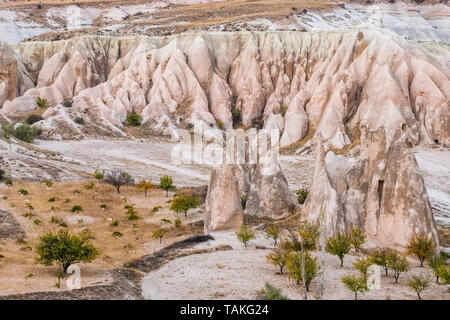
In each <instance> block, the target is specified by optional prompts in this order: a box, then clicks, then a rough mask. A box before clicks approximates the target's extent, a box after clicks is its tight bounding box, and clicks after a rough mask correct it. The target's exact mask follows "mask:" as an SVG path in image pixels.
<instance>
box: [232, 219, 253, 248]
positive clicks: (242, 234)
mask: <svg viewBox="0 0 450 320" xmlns="http://www.w3.org/2000/svg"><path fill="white" fill-rule="evenodd" d="M235 233H236V236H237V238H238V240H239V241H241V242H242V243H243V244H244V246H245V247H247V243H248V242H249V241H250V240H252V239H255V238H256V233H255V231H253V230H252V228H251V227H250V226H248V225H245V224H243V225H242V226H241V227H240V228H239V230H238V231H236V232H235Z"/></svg>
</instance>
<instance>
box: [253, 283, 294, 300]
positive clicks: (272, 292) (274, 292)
mask: <svg viewBox="0 0 450 320" xmlns="http://www.w3.org/2000/svg"><path fill="white" fill-rule="evenodd" d="M258 299H259V300H289V299H288V298H287V297H285V296H283V295H282V293H281V289H278V288H275V287H274V286H272V285H271V284H269V283H267V282H266V284H265V285H264V288H262V289H261V291H258Z"/></svg>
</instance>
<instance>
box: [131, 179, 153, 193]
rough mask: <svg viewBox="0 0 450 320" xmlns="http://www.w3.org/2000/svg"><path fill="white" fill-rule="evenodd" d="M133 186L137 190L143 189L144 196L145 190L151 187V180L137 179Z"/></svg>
mask: <svg viewBox="0 0 450 320" xmlns="http://www.w3.org/2000/svg"><path fill="white" fill-rule="evenodd" d="M135 188H136V189H137V190H142V191H144V196H145V197H147V192H148V190H150V189H151V188H153V185H152V180H149V181H146V180H141V181H139V183H138V184H137V185H136V186H135Z"/></svg>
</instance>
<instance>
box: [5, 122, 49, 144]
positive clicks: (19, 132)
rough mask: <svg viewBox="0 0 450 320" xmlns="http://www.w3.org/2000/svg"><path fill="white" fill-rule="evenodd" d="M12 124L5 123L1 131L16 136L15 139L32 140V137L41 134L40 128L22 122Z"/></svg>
mask: <svg viewBox="0 0 450 320" xmlns="http://www.w3.org/2000/svg"><path fill="white" fill-rule="evenodd" d="M14 127H15V125H14V124H9V125H7V126H6V127H5V128H4V129H3V131H4V132H6V133H7V134H9V135H11V136H14V137H16V138H17V139H19V140H21V141H24V142H30V143H31V142H33V141H34V138H35V137H36V136H38V135H40V134H41V132H42V130H41V129H39V128H35V127H30V126H29V125H26V124H22V125H20V126H17V127H16V128H14Z"/></svg>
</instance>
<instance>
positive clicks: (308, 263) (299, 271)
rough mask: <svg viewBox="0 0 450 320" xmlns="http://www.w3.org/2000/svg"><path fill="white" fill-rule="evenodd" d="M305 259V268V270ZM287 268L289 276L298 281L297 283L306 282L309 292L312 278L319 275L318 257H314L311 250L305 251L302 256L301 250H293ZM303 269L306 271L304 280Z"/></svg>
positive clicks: (288, 258) (288, 257)
mask: <svg viewBox="0 0 450 320" xmlns="http://www.w3.org/2000/svg"><path fill="white" fill-rule="evenodd" d="M303 261H304V265H305V266H304V270H303ZM286 269H287V270H288V273H289V276H290V277H291V278H292V279H294V280H296V281H297V284H300V283H301V282H304V284H305V289H306V292H309V286H310V285H311V282H312V280H313V279H314V278H315V277H316V276H317V258H315V257H314V258H313V257H312V256H311V254H310V253H309V252H305V253H304V257H302V253H301V252H297V251H294V252H291V253H289V255H288V256H287V261H286ZM303 271H304V273H305V280H304V281H303V276H302V275H303Z"/></svg>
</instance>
